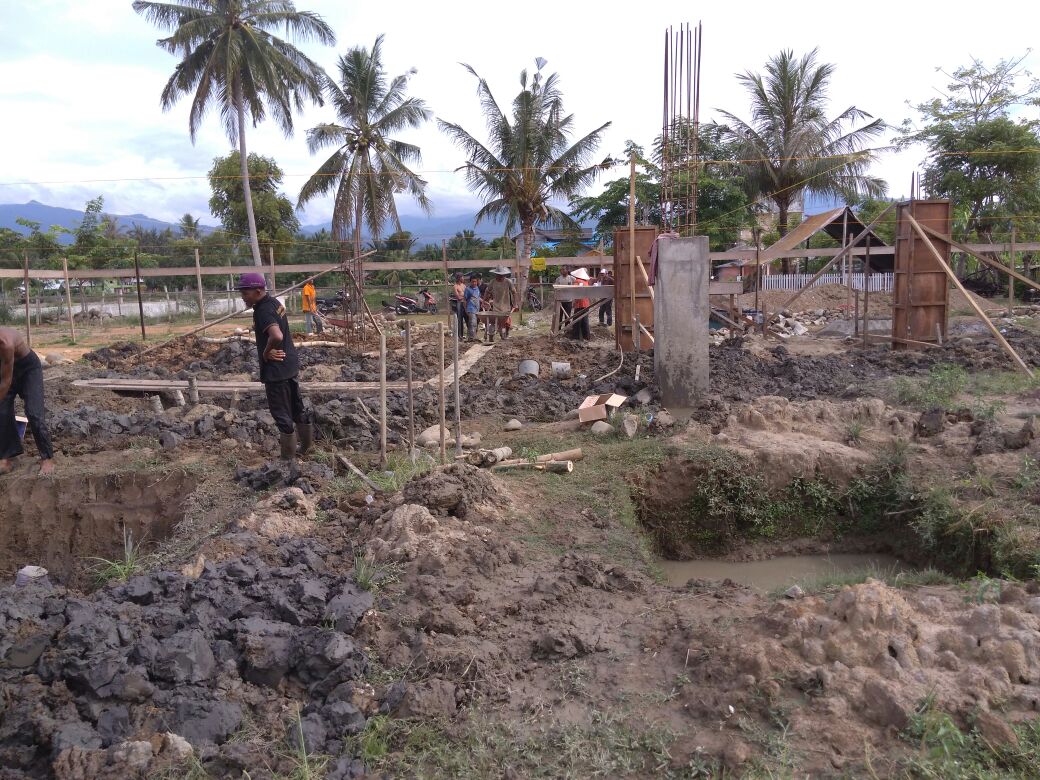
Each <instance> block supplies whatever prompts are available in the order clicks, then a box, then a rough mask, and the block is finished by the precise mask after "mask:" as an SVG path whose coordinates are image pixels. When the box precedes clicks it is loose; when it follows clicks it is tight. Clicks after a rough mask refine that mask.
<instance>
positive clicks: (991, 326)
mask: <svg viewBox="0 0 1040 780" xmlns="http://www.w3.org/2000/svg"><path fill="white" fill-rule="evenodd" d="M906 220H907V222H909V223H910V226H911V227H913V229H914V230H915V231H917V235H919V236H920V237H921V240H922V241H923V242H924V244H925V247H927V249H928V250H929V251H930V252H931V253H932V256H933V257H934V258H935V261H936V262H937V263H939V265H941V266H942V268H943V270H944V271H946V275H947V276H949V277H950V280H951V281H952V282H953V284H954V285H955V286H956V287H957V289H958V290H960V291H961V294H962V295H963V296H964V297H965V299H967V301H968V303H969V304H970V305H971V307H972V308H973V309H975V313H976V314H978V315H979V319H981V320H982V321H983V322H984V323H985V324H986V327H987V328H989V331H990V333H992V334H993V338H995V339H996V340H997V343H998V344H1000V346H1002V347H1003V348H1004V351H1005V352H1007V353H1008V355H1009V356H1010V357H1011V359H1012V361H1013V362H1014V363H1015V365H1016V366H1018V368H1019V370H1020V371H1022V372H1023V373H1024V374H1025V375H1026V376H1028V377H1030V378H1032V376H1033V372H1032V370H1031V369H1030V368H1029V366H1027V365H1026V364H1025V361H1023V360H1022V358H1021V357H1019V355H1018V353H1017V352H1015V349H1014V347H1012V346H1011V345H1010V344H1008V343H1007V339H1005V338H1004V336H1003V334H1001V332H1000V331H999V330H997V326H996V325H994V324H993V321H992V320H990V318H989V317H987V316H986V313H985V312H984V311H982V309H980V308H979V305H978V304H977V303H975V299H974V298H972V297H971V296H970V295H969V294H968V291H967V290H965V289H964V285H963V284H961V280H960V279H958V278H957V274H955V273H954V272H953V269H952V268H950V266H949V265H947V263H946V261H945V260H943V258H942V255H940V254H939V250H938V249H936V248H935V245H934V244H932V242H931V239H929V238H928V234H927V233H925V232H924V229H923V228H922V227H921V226H920V225H919V224H918V222H917V220H916V219H914V217H913V215H912V214H910V213H909V211H907V212H906Z"/></svg>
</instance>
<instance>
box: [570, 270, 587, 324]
mask: <svg viewBox="0 0 1040 780" xmlns="http://www.w3.org/2000/svg"><path fill="white" fill-rule="evenodd" d="M570 275H571V279H572V280H573V281H572V282H571V284H574V285H577V286H579V287H588V286H589V272H588V271H586V270H585V269H584V268H578V269H577V270H575V271H571V274H570ZM591 305H592V304H591V301H590V300H589V299H588V298H578V300H576V301H575V302H574V319H575V320H577V319H578V318H579V317H581V319H580V321H578V322H575V323H574V325H572V326H571V334H570V335H571V338H572V339H577V340H578V341H590V340H591V339H592V326H591V325H590V323H589V318H588V317H587V316H584V317H583V316H582V315H583V314H587V313H588V310H589V306H591Z"/></svg>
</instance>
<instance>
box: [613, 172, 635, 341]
mask: <svg viewBox="0 0 1040 780" xmlns="http://www.w3.org/2000/svg"><path fill="white" fill-rule="evenodd" d="M628 161H629V171H628V303H629V306H631V307H632V311H631V312H629V317H630V327H631V329H632V348H633V349H635V348H636V340H637V332H636V153H635V152H632V153H631V154H630V155H629V158H628ZM615 316H616V315H615ZM622 352H624V350H622Z"/></svg>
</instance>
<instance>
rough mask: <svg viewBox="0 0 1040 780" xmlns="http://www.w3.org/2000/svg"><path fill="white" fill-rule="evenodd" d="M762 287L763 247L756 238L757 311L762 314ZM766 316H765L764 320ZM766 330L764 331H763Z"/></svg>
mask: <svg viewBox="0 0 1040 780" xmlns="http://www.w3.org/2000/svg"><path fill="white" fill-rule="evenodd" d="M761 289H762V248H761V247H760V246H759V245H758V239H757V238H756V239H755V312H756V313H757V314H758V315H759V316H761V315H762V310H761V309H760V308H759V307H758V292H759V290H761ZM764 319H765V318H763V320H764ZM763 332H764V331H763Z"/></svg>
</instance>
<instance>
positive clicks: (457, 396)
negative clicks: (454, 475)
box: [451, 314, 462, 457]
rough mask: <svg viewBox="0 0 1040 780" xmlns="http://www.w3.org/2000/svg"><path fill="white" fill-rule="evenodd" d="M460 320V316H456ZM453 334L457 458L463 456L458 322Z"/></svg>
mask: <svg viewBox="0 0 1040 780" xmlns="http://www.w3.org/2000/svg"><path fill="white" fill-rule="evenodd" d="M455 319H458V315H457V314H456V315H455ZM452 325H453V326H452V329H451V332H452V333H453V334H454V335H455V344H454V352H455V354H454V358H455V456H456V457H458V456H459V455H461V454H462V394H461V393H460V392H459V327H458V323H457V322H453V323H452Z"/></svg>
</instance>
